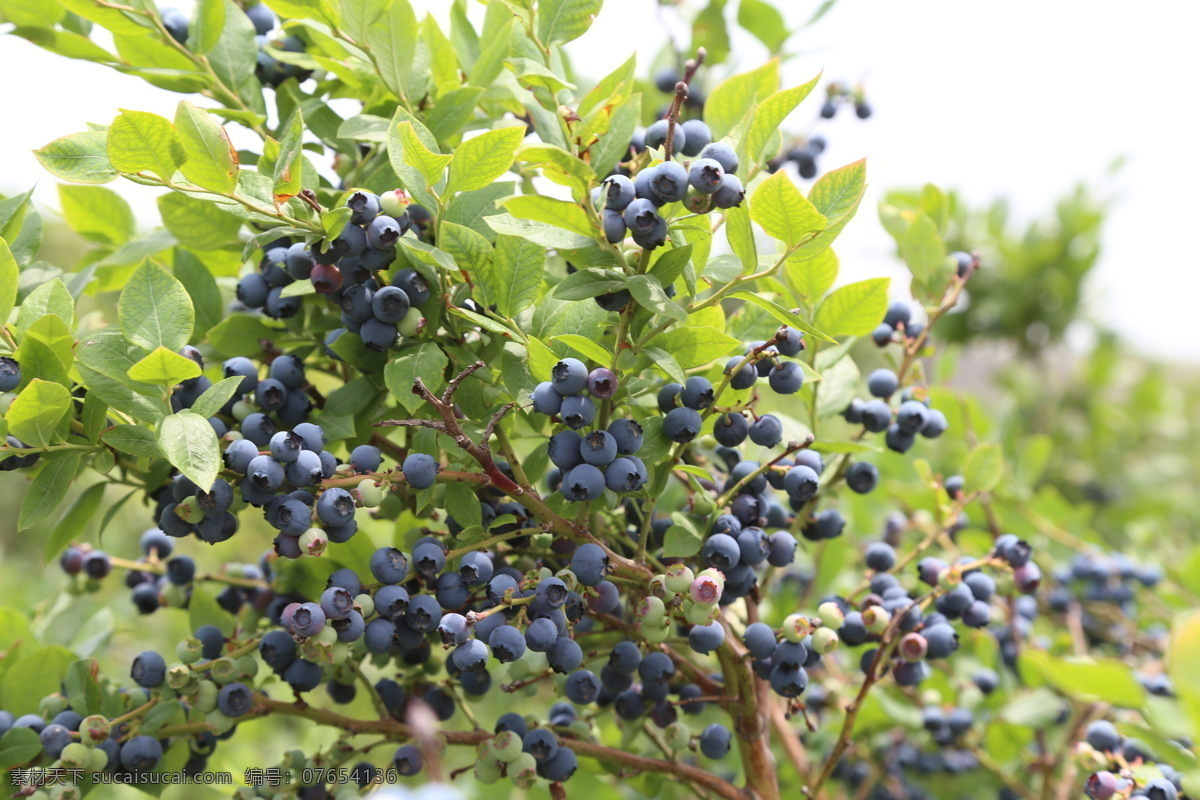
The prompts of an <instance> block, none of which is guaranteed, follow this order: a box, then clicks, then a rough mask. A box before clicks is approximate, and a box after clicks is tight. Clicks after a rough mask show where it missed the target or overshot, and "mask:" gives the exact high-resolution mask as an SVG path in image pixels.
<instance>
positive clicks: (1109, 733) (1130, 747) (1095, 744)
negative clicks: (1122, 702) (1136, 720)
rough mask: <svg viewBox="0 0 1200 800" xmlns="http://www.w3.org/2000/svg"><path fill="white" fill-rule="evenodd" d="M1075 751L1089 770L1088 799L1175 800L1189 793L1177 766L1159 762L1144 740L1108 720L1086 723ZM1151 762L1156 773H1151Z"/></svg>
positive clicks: (1079, 760)
mask: <svg viewBox="0 0 1200 800" xmlns="http://www.w3.org/2000/svg"><path fill="white" fill-rule="evenodd" d="M1186 747H1190V745H1187V746H1186ZM1074 755H1075V759H1076V761H1077V762H1078V763H1080V764H1082V765H1084V766H1085V767H1086V768H1087V769H1088V771H1089V772H1091V774H1090V775H1089V776H1088V778H1087V781H1086V782H1085V784H1084V792H1085V793H1086V794H1087V796H1088V797H1090V798H1091V800H1112V798H1130V799H1131V800H1132V798H1144V800H1177V799H1178V798H1186V797H1187V796H1188V795H1187V794H1186V793H1185V792H1184V790H1183V776H1182V775H1180V773H1179V771H1178V770H1176V769H1174V768H1173V767H1171V766H1170V765H1169V764H1164V763H1161V762H1159V761H1158V759H1157V758H1156V757H1155V754H1154V753H1153V752H1152V751H1151V749H1150V748H1149V747H1148V746H1147V745H1146V743H1145V742H1143V741H1141V740H1140V739H1134V738H1132V737H1126V736H1122V735H1121V733H1120V732H1119V731H1118V730H1117V728H1116V726H1115V725H1113V724H1112V723H1111V722H1109V721H1108V720H1103V719H1101V720H1096V721H1095V722H1092V723H1091V724H1090V725H1088V727H1087V730H1086V731H1085V733H1084V741H1082V742H1080V743H1079V744H1077V745H1076V748H1075V752H1074ZM1151 765H1153V768H1154V770H1157V772H1158V777H1154V776H1153V774H1154V773H1153V772H1152V771H1151V770H1150V769H1149V768H1150V767H1151Z"/></svg>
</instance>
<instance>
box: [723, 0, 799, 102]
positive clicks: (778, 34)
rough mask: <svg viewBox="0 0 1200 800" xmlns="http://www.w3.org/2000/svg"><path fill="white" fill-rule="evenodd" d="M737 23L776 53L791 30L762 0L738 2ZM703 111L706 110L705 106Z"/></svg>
mask: <svg viewBox="0 0 1200 800" xmlns="http://www.w3.org/2000/svg"><path fill="white" fill-rule="evenodd" d="M738 24H739V25H741V26H742V27H743V28H745V29H746V30H748V31H749V32H750V33H752V34H753V35H754V38H756V39H758V40H759V41H760V42H762V43H763V44H765V45H766V46H767V49H768V50H770V51H771V52H772V53H778V52H779V51H780V50H781V49H782V48H783V43H784V42H786V41H787V39H788V36H790V35H791V32H792V28H791V27H789V26H788V24H787V21H786V20H785V19H784V18H783V14H781V13H779V10H778V9H777V8H775V6H773V5H771V4H770V3H767V2H764V0H741V1H740V2H739V3H738ZM705 111H706V112H707V108H706V109H705ZM705 116H707V113H706V114H705Z"/></svg>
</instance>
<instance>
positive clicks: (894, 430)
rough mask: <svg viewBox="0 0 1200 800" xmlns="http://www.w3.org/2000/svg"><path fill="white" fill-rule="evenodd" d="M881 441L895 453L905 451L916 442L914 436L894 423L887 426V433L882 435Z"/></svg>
mask: <svg viewBox="0 0 1200 800" xmlns="http://www.w3.org/2000/svg"><path fill="white" fill-rule="evenodd" d="M883 441H884V444H886V445H887V446H888V449H889V450H892V451H894V452H896V453H907V452H908V451H909V450H910V449H912V446H913V445H914V444H916V438H915V437H914V436H913V435H912V434H911V433H906V432H905V431H903V430H901V428H900V426H899V425H897V424H894V423H893V424H892V425H889V426H888V429H887V435H886V436H884V439H883Z"/></svg>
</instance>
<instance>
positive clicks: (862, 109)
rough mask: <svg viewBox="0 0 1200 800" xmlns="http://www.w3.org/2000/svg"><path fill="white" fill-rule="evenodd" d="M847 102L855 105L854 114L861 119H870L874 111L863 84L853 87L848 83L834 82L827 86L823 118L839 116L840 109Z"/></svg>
mask: <svg viewBox="0 0 1200 800" xmlns="http://www.w3.org/2000/svg"><path fill="white" fill-rule="evenodd" d="M846 103H849V104H851V105H853V106H854V115H855V116H856V117H858V118H859V119H869V118H870V116H871V114H872V112H873V110H872V108H871V104H870V103H869V102H867V98H866V94H865V93H864V91H863V88H862V86H859V87H857V88H854V89H852V88H850V87H849V86H848V85H846V84H842V83H837V82H834V83H830V84H829V85H828V86H826V87H825V102H824V103H823V104H822V105H821V118H822V119H833V118H834V117H835V116H837V112H838V109H839V108H840V107H841V106H842V105H843V104H846Z"/></svg>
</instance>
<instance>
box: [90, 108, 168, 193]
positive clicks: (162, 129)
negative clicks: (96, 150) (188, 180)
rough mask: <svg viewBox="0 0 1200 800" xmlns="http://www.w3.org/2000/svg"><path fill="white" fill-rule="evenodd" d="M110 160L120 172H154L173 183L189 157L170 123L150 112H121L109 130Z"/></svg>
mask: <svg viewBox="0 0 1200 800" xmlns="http://www.w3.org/2000/svg"><path fill="white" fill-rule="evenodd" d="M108 160H109V161H111V162H112V165H113V168H114V169H116V170H117V171H118V172H123V173H129V174H132V173H138V172H153V173H154V174H156V175H158V177H160V178H162V179H163V180H164V181H170V180H171V177H172V176H173V175H174V174H175V170H176V169H178V168H179V166H180V165H181V164H183V163H184V161H186V160H187V155H186V153H185V152H184V149H183V143H182V142H181V141H180V138H179V134H178V133H177V132H176V130H175V126H174V125H172V124H171V123H170V122H168V121H167V120H165V119H163V118H162V117H160V116H158V115H157V114H151V113H150V112H148V111H127V110H122V111H121V113H120V114H119V115H118V116H117V118H116V119H115V120H113V124H112V126H111V127H110V128H109V129H108Z"/></svg>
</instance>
